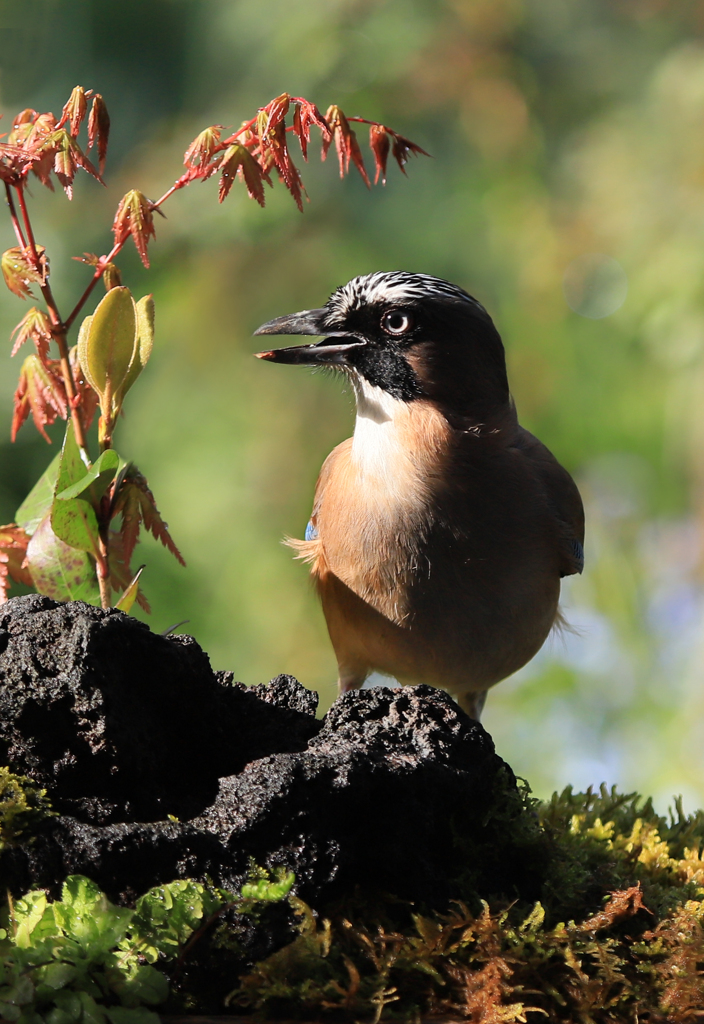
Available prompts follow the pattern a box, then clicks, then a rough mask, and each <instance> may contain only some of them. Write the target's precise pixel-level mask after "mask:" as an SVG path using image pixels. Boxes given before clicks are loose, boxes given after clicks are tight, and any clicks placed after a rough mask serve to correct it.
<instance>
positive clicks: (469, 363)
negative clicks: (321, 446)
mask: <svg viewBox="0 0 704 1024" xmlns="http://www.w3.org/2000/svg"><path fill="white" fill-rule="evenodd" d="M254 333H255V334H257V335H271V334H304V335H312V336H315V337H320V338H321V339H322V340H320V341H317V342H314V343H313V344H311V345H295V346H293V347H291V348H280V349H273V350H272V351H268V352H259V353H257V354H258V356H259V358H260V359H267V360H270V361H271V362H276V363H298V364H304V365H309V366H320V365H323V366H332V367H337V368H339V369H342V370H344V371H346V372H347V373H348V374H350V375H351V376H352V378H353V381H354V383H355V386H356V387H357V388H358V389H361V390H362V391H365V390H367V389H368V388H369V387H371V388H380V389H381V390H382V391H384V392H386V393H387V394H388V395H390V396H391V397H393V398H395V399H397V400H399V401H402V402H413V401H414V400H417V399H419V398H425V399H429V400H430V401H432V402H434V403H435V404H437V405H438V407H439V408H441V409H442V410H443V411H445V412H446V413H448V414H455V415H462V416H470V417H472V418H477V419H479V420H485V419H486V418H487V417H488V416H490V415H491V413H492V412H494V411H496V410H499V409H504V408H505V407H506V405H507V403H508V402H509V393H508V382H507V378H506V361H505V357H504V348H503V345H502V343H501V338H500V337H499V334H498V331H497V330H496V328H495V327H494V324H493V322H492V320H491V317H490V316H489V314H488V313H487V312H486V310H485V309H484V307H483V306H482V305H481V304H480V303H479V302H477V300H476V299H474V298H472V296H471V295H468V294H467V292H465V291H463V290H462V288H458V287H457V286H456V285H453V284H450V282H449V281H443V280H442V279H440V278H437V277H430V276H428V275H426V274H410V273H406V272H401V271H397V272H393V273H375V274H369V275H367V276H365V277H356V278H354V280H352V281H350V282H349V284H346V285H344V286H343V287H341V288H338V289H337V291H335V292H333V294H332V295H331V296H330V298H329V299H328V301H327V302H326V304H325V305H324V306H323V307H322V308H321V309H306V310H303V311H302V312H300V313H292V314H290V315H288V316H281V317H278V318H277V319H276V320H270V321H269V322H268V323H266V324H263V325H262V326H261V327H260V328H259V329H258V330H257V331H255V332H254Z"/></svg>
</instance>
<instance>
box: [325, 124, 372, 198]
mask: <svg viewBox="0 0 704 1024" xmlns="http://www.w3.org/2000/svg"><path fill="white" fill-rule="evenodd" d="M325 120H326V121H327V123H328V124H329V126H330V131H331V132H332V138H333V139H334V140H335V148H336V150H337V158H338V160H339V162H340V177H341V178H344V176H345V174H346V173H347V171H348V170H349V166H350V160H351V161H352V163H353V164H354V165H355V167H356V168H357V170H358V171H359V173H360V175H361V177H362V181H363V182H364V184H365V185H366V186H367V188H370V187H371V183H370V181H369V175H368V174H367V170H366V167H365V166H364V158H363V157H362V150H361V149H360V148H359V143H358V142H357V135H356V134H355V132H354V131H353V130H352V129H351V128H350V123H349V121H348V120H347V118H346V117H345V115H344V114H343V113H342V111H341V110H340V108H339V107H336V106H332V107H329V108H328V111H327V113H326V114H325ZM330 141H331V140H330V139H325V138H324V139H323V152H322V157H323V160H324V159H325V158H326V157H327V155H328V149H329V148H330Z"/></svg>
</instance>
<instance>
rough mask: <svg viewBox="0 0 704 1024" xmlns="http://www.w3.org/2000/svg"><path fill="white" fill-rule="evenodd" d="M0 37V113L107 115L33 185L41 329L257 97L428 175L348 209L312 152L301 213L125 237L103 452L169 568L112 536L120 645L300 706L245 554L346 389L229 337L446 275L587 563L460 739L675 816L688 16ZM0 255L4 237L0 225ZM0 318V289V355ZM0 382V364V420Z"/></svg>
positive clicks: (308, 472) (310, 0)
mask: <svg viewBox="0 0 704 1024" xmlns="http://www.w3.org/2000/svg"><path fill="white" fill-rule="evenodd" d="M0 36H1V38H2V40H3V45H2V48H1V50H0V107H1V108H2V110H3V112H4V114H5V116H6V118H8V119H9V118H11V116H12V115H13V114H14V113H15V111H16V110H17V109H20V108H21V107H25V106H32V107H35V108H36V109H39V110H47V109H50V110H53V111H54V112H55V113H58V111H59V110H60V108H61V105H62V104H63V102H64V100H65V99H66V97H67V95H68V92H69V90H70V88H71V87H72V86H73V85H75V84H82V85H84V86H85V87H86V88H95V89H97V90H98V91H100V92H101V93H102V94H103V95H104V96H105V99H106V102H107V104H108V107H109V110H110V112H111V116H112V121H113V135H112V143H111V154H110V156H109V159H108V167H107V172H106V180H107V185H108V187H107V189H101V188H100V186H99V185H97V184H96V183H95V182H93V181H91V180H89V179H88V177H87V176H82V178H81V179H80V180H77V182H76V185H77V188H76V197H75V199H74V201H73V203H72V204H69V203H67V202H66V201H65V199H64V198H63V197H61V196H58V195H57V196H51V195H50V194H48V193H46V192H45V191H44V190H43V189H41V187H40V186H38V185H37V186H36V188H35V194H36V207H37V208H38V213H37V215H36V224H37V225H38V240H39V241H40V242H41V244H43V245H46V246H47V249H48V250H49V254H50V256H51V258H52V265H53V270H54V272H53V275H52V284H53V287H54V290H55V293H56V294H57V298H58V300H59V303H60V305H61V307H62V308H64V309H65V308H67V307H68V306H69V304H72V301H73V300H75V298H76V297H77V295H78V294H79V290H80V289H82V286H83V285H82V283H83V282H84V281H85V280H86V277H87V272H86V268H85V267H83V266H82V265H81V264H78V263H72V262H71V261H70V260H69V257H70V256H73V255H78V254H80V253H82V252H83V251H85V250H88V251H96V252H104V251H107V249H108V248H109V246H110V236H109V226H110V223H111V219H112V214H113V212H114V209H115V206H116V204H117V201H118V199H119V198H120V197H121V196H122V194H123V193H124V192H125V191H126V190H127V189H128V188H131V187H137V188H140V189H141V190H142V191H144V192H145V193H146V194H147V195H154V196H155V195H157V194H160V193H161V192H162V191H163V190H164V188H165V187H167V185H168V183H169V182H170V181H171V180H172V179H173V178H175V177H176V176H177V174H178V173H179V171H178V168H179V167H180V164H181V159H182V154H183V150H184V149H185V147H186V145H187V143H188V142H189V141H190V140H191V139H192V138H193V136H194V135H195V134H196V133H197V131H199V130H200V129H201V128H202V127H204V126H205V125H207V124H211V123H222V124H225V125H237V124H238V123H239V122H240V121H241V120H242V119H243V118H244V117H248V116H251V114H252V113H253V112H254V110H255V109H256V108H257V107H258V106H259V105H261V104H263V103H265V102H267V101H268V100H269V99H271V98H272V97H273V96H275V95H277V94H278V93H280V92H283V91H289V92H291V93H294V94H298V95H305V96H307V97H308V98H310V99H311V100H313V101H315V102H317V103H318V104H319V105H320V106H322V107H323V108H325V106H326V105H327V104H328V103H329V102H336V103H339V104H340V105H341V106H342V107H343V109H344V110H345V111H346V113H348V114H357V113H358V114H361V115H363V116H366V117H371V118H375V119H378V120H380V121H384V122H386V123H388V124H390V125H391V126H392V127H394V128H395V129H397V130H398V131H401V132H402V133H404V134H405V135H407V136H409V137H410V138H412V139H413V140H414V141H416V142H418V143H419V144H420V145H422V146H423V147H424V148H426V149H427V150H428V151H429V152H431V153H432V154H433V157H434V159H432V160H426V159H424V158H421V159H419V160H417V161H415V162H414V163H413V164H411V165H410V166H409V175H408V179H402V178H401V176H400V175H399V174H398V173H397V172H396V173H395V172H394V170H393V169H392V170H391V173H390V183H389V185H388V186H387V188H386V189H381V188H378V189H376V190H374V191H373V192H372V193H371V194H367V193H366V189H365V188H364V186H363V184H362V183H361V181H359V180H358V178H357V177H355V176H351V177H350V178H349V180H346V181H345V182H340V181H339V180H337V174H336V169H335V166H334V163H333V161H332V160H331V161H330V162H329V163H328V164H327V165H322V166H321V165H319V163H317V157H316V158H315V160H314V161H312V162H311V164H310V166H309V167H308V168H306V169H305V173H304V178H305V181H306V185H307V187H308V191H309V195H310V198H311V204H310V206H309V207H308V208H307V209H306V211H305V214H304V216H301V215H300V214H299V213H298V212H297V210H296V209H295V206H294V204H293V203H292V202H291V200H290V198H289V197H288V196H287V195H286V194H285V192H284V190H283V189H276V190H274V191H273V192H272V193H270V194H269V196H268V204H267V208H266V210H265V211H261V210H260V209H259V208H258V207H257V206H256V205H255V204H254V203H252V202H251V201H249V200H247V198H246V196H245V193H244V190H243V189H242V188H237V187H236V188H235V189H233V192H232V194H231V196H230V198H229V199H228V200H227V202H226V203H225V204H224V205H223V206H218V204H217V202H216V193H215V183H214V182H210V183H206V184H204V185H198V184H197V185H195V186H192V187H191V188H190V189H189V190H187V191H186V192H184V193H181V194H180V195H178V196H176V198H175V199H174V200H173V201H172V203H171V204H170V205H169V207H168V208H167V211H166V212H167V215H168V218H169V219H168V220H166V221H162V220H161V219H158V223H157V232H158V238H157V242H156V244H155V245H153V246H152V267H153V269H152V270H151V271H150V272H145V271H144V270H143V269H142V268H141V266H140V265H139V262H138V259H137V258H136V254H134V253H132V252H131V251H130V252H129V253H127V255H126V256H125V258H124V259H123V260H122V266H123V269H124V270H125V283H126V284H128V285H129V286H130V287H131V288H132V289H133V290H134V292H135V294H136V295H140V294H144V293H145V292H148V291H153V292H154V293H155V298H156V304H157V334H156V344H155V352H154V357H153V359H152V361H151V362H150V364H149V367H148V369H147V371H146V372H145V374H144V376H143V378H142V380H141V381H140V383H139V386H138V387H137V388H135V390H134V392H133V393H131V395H130V398H129V399H128V402H127V410H126V411H127V415H126V418H125V419H124V421H123V422H122V424H121V425H120V426H119V428H118V433H117V437H116V444H117V447H118V449H119V450H120V451H121V452H122V453H123V454H125V455H126V456H127V457H130V458H133V459H134V460H135V462H136V463H137V465H138V466H139V468H140V469H141V470H142V472H144V473H145V475H146V476H147V478H148V480H149V481H150V484H151V486H152V489H153V491H154V493H155V495H156V498H157V502H158V504H159V507H160V509H161V511H162V513H163V514H164V515H165V517H166V518H167V520H168V522H169V525H170V527H171V531H172V534H173V536H174V539H175V540H176V542H177V544H178V545H179V546H180V548H181V550H182V551H183V553H184V556H185V558H186V560H187V562H188V568H187V569H186V570H183V569H181V568H180V567H179V566H178V565H177V564H176V563H175V562H172V561H171V560H170V559H169V556H168V555H166V554H165V553H164V552H163V551H162V550H161V549H160V548H159V547H158V546H157V545H156V543H155V542H150V541H146V542H145V545H144V548H143V549H142V552H143V554H142V555H141V556H140V559H139V560H140V561H142V560H144V561H146V562H147V564H148V568H147V572H146V575H145V577H144V585H145V590H146V592H147V594H148V596H149V598H150V600H151V602H152V606H153V609H154V611H153V615H152V618H151V625H152V627H153V628H154V629H156V630H161V629H164V628H166V627H168V626H170V625H171V624H172V623H175V622H178V621H180V620H181V619H188V620H189V624H188V626H187V627H186V628H187V629H188V630H189V631H190V632H192V633H193V634H194V635H195V636H196V637H197V639H198V640H199V642H200V643H201V644H202V646H203V647H204V648H205V649H206V650H208V651H209V653H210V655H211V660H212V662H213V665H214V667H215V668H228V669H233V670H234V672H235V675H236V677H237V678H240V679H242V680H244V681H245V682H247V683H256V682H260V681H262V680H265V679H268V678H269V677H270V676H272V675H275V674H277V673H278V672H281V671H286V672H291V673H293V674H295V675H297V676H298V677H299V678H300V679H301V680H302V681H303V682H304V683H305V684H306V685H307V686H309V687H312V688H316V689H319V690H320V691H321V693H322V696H323V702H324V704H327V703H329V702H330V701H331V700H332V699H333V696H334V678H335V664H334V658H333V656H332V652H331V649H330V647H329V644H328V640H327V635H326V632H325V626H324V622H323V619H322V615H321V613H320V611H319V609H318V607H317V604H316V601H315V599H314V596H313V594H312V592H311V590H310V588H309V586H308V584H307V579H306V570H305V568H304V567H302V566H300V565H298V564H296V563H294V562H292V560H291V557H290V552H289V551H287V550H286V549H285V548H283V547H282V546H281V545H280V544H279V543H278V541H279V538H280V537H281V536H282V535H283V534H284V533H285V532H289V533H293V534H294V535H296V534H297V535H300V534H301V531H302V530H303V529H304V526H305V523H306V521H307V518H308V514H309V505H310V500H311V495H312V491H313V486H314V483H315V478H316V475H317V471H318V468H319V466H320V464H321V462H322V460H323V458H324V456H325V455H326V454H327V452H328V451H329V450H330V449H331V448H332V447H333V445H334V444H336V443H337V442H338V441H339V440H341V439H342V438H343V437H345V436H347V434H348V432H349V431H350V428H351V422H352V411H351V409H352V401H351V396H350V395H349V394H344V393H343V391H342V388H341V386H340V381H339V380H338V379H336V378H334V379H331V378H328V377H327V376H325V375H309V374H307V373H306V372H303V371H299V370H296V369H295V368H291V367H277V366H271V365H265V364H262V363H259V362H258V361H256V360H254V359H253V358H252V352H254V351H256V349H257V343H256V340H255V339H252V338H251V332H252V330H253V329H254V328H255V327H256V326H257V325H258V324H259V323H261V322H263V321H264V320H266V319H269V318H271V317H273V316H278V315H280V314H283V313H286V312H291V311H294V310H297V309H302V308H305V307H311V306H318V305H321V304H322V303H323V301H324V300H325V298H326V296H327V295H328V294H329V292H330V291H332V290H333V289H334V288H335V287H336V286H337V285H339V284H341V283H344V282H345V281H347V280H348V279H349V278H351V277H353V276H355V275H356V274H361V273H366V272H369V271H372V270H378V269H409V270H420V271H423V272H426V273H431V274H437V275H439V276H443V277H447V278H450V279H451V280H454V281H456V282H457V283H459V284H461V285H463V286H464V287H466V288H468V289H469V290H470V291H471V292H473V293H474V294H476V295H477V296H478V297H479V298H480V299H481V300H482V301H483V302H484V303H485V304H486V305H487V306H488V308H489V310H490V311H491V312H492V314H493V315H494V317H495V319H496V321H497V323H498V325H499V328H500V330H501V331H502V334H503V336H504V340H505V343H506V346H507V350H508V358H509V364H510V376H511V382H512V388H513V391H514V395H515V398H516V402H517V404H518V408H519V413H520V415H521V418H522V421H523V422H524V424H525V425H526V426H528V427H529V428H530V429H531V430H533V431H535V432H536V433H537V434H538V435H539V436H540V437H541V439H543V440H544V441H545V442H546V443H547V444H548V445H549V447H551V448H552V450H553V451H554V452H555V454H556V455H557V456H558V458H560V460H561V461H562V462H563V463H564V464H565V465H566V466H567V467H568V468H569V469H570V470H571V471H572V472H573V473H574V474H575V475H576V477H577V478H578V480H579V482H580V486H581V488H582V491H583V494H584V496H585V499H586V503H587V515H588V538H587V546H586V555H587V569H586V571H585V574H584V576H583V577H581V578H578V579H572V580H570V581H569V582H568V584H567V586H566V587H565V604H566V606H567V611H568V617H569V619H570V621H571V622H572V623H573V624H574V625H575V627H576V632H575V633H567V634H565V635H564V636H562V637H558V638H556V639H555V640H554V641H552V642H551V643H550V644H549V646H548V647H547V649H546V650H545V651H544V652H543V653H542V654H541V655H540V656H539V657H538V658H537V659H536V660H535V661H534V663H533V664H532V665H531V666H529V667H528V668H527V669H525V670H524V671H523V672H522V673H520V674H519V676H517V677H515V678H514V679H513V680H511V681H508V682H505V683H502V684H501V686H500V687H499V688H498V689H497V690H496V691H494V692H493V693H492V694H491V696H490V699H489V701H488V704H487V709H486V712H485V724H486V726H487V728H488V729H489V731H490V732H491V733H492V734H493V735H494V738H495V740H496V742H497V747H498V750H499V752H500V753H501V754H502V755H503V756H504V757H505V758H507V760H508V761H509V762H510V763H511V764H512V765H513V767H514V768H515V770H516V771H518V772H519V773H521V774H524V775H526V776H527V777H528V778H529V780H530V781H531V784H532V785H533V787H534V789H535V790H536V791H537V792H538V793H540V794H547V793H549V792H551V791H552V790H553V789H555V788H558V789H559V788H561V787H562V786H563V785H565V784H567V783H573V784H575V786H577V787H585V786H587V785H589V784H590V783H594V784H598V783H599V782H600V781H602V780H603V781H606V782H608V783H609V784H611V783H614V782H617V783H618V784H619V786H620V787H621V788H622V789H624V788H629V787H633V788H638V789H640V790H642V791H646V792H653V793H654V794H655V796H656V800H657V801H658V802H659V804H660V806H662V807H664V806H665V805H666V804H667V802H668V800H669V798H670V797H671V795H672V794H673V793H683V794H684V797H685V805H686V806H688V807H689V808H690V809H691V808H692V806H693V805H701V804H702V803H703V802H704V778H703V773H702V769H703V768H704V688H703V687H702V682H703V681H704V644H703V641H702V636H703V633H702V620H703V619H704V590H703V579H702V568H703V564H704V563H703V561H702V516H703V513H704V507H703V503H704V462H703V460H702V455H701V447H702V442H704V402H703V401H702V394H703V390H702V388H703V384H704V379H703V378H704V364H703V361H702V348H703V338H704V291H703V289H702V272H703V270H704V245H703V244H702V243H703V242H704V132H703V131H702V127H703V126H704V4H702V2H701V0H678V2H675V3H669V4H666V3H664V2H663V0H571V2H570V3H569V4H565V3H564V2H563V0H300V2H293V3H291V2H290V0H256V2H255V0H121V2H120V3H119V4H116V3H106V2H105V0H23V2H22V3H21V4H17V3H15V2H14V0H0ZM6 123H7V121H6ZM0 236H1V240H2V241H3V246H2V247H3V248H6V247H8V246H10V245H12V244H13V237H12V235H11V232H10V226H9V221H8V223H6V224H5V225H4V226H3V225H2V224H0ZM588 254H602V255H603V256H605V257H610V259H611V262H609V261H605V260H603V259H602V260H601V261H599V260H598V259H596V260H595V259H594V258H593V257H591V256H589V255H588ZM574 261H576V262H574ZM614 261H615V262H614ZM590 267H591V268H592V269H591V270H590ZM594 268H595V269H594ZM566 273H567V277H565V275H566ZM626 281H627V285H628V291H627V296H626V298H625V301H623V302H622V304H620V305H619V302H620V301H621V300H622V299H623V296H624V288H625V282H626ZM565 282H566V284H565ZM582 285H586V286H587V288H588V289H591V290H588V291H587V292H586V293H584V294H582V295H581V297H580V287H581V286H582ZM568 299H569V302H568ZM570 303H571V305H572V307H575V308H576V311H575V308H571V306H570ZM615 306H618V308H617V309H615V311H614V312H612V313H610V315H606V316H604V315H602V314H603V313H604V312H605V311H606V312H608V311H609V310H611V309H612V308H613V307H615ZM23 312H24V309H22V308H21V304H20V303H19V302H18V301H17V300H16V299H15V298H14V297H13V296H11V295H10V294H9V293H8V292H6V291H4V290H3V291H2V292H0V336H2V337H8V336H9V333H10V331H11V329H12V328H13V326H14V325H15V323H16V322H17V321H18V320H19V319H20V317H21V316H22V315H23ZM7 351H8V353H9V344H8V348H7ZM16 362H17V361H16ZM18 370H19V365H17V364H11V363H10V361H9V359H3V360H2V361H0V418H1V419H2V421H3V422H4V423H6V424H7V425H8V430H9V418H10V405H11V396H12V392H13V390H14V386H15V380H16V375H17V372H18ZM3 435H4V436H2V439H1V440H0V522H8V521H10V520H11V519H12V518H13V515H14V510H15V508H16V507H17V505H18V504H19V502H20V501H21V499H22V498H23V497H24V495H25V494H26V492H27V490H28V489H29V487H30V486H31V484H32V482H33V481H34V479H35V478H36V477H37V475H38V474H39V473H40V472H41V470H42V469H43V468H44V467H45V465H46V464H47V463H48V461H49V459H50V457H51V455H52V454H53V452H52V451H51V450H49V449H48V448H47V446H46V444H45V442H43V441H42V440H41V439H40V438H39V437H38V435H37V434H36V432H34V431H33V428H32V427H31V425H30V426H27V427H25V428H24V429H23V431H22V432H21V434H20V436H19V438H18V441H17V443H16V444H15V445H14V446H11V445H10V443H9V439H8V438H7V432H5V431H3ZM60 435H61V429H60V428H55V429H54V433H53V436H54V437H55V438H56V440H57V441H58V439H59V438H60ZM54 451H55V449H54Z"/></svg>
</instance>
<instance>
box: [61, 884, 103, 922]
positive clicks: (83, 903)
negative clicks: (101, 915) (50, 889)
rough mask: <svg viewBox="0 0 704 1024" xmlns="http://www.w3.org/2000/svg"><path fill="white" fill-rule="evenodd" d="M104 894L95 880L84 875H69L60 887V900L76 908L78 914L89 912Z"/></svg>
mask: <svg viewBox="0 0 704 1024" xmlns="http://www.w3.org/2000/svg"><path fill="white" fill-rule="evenodd" d="M104 898H105V897H104V894H103V891H102V889H100V888H99V887H98V886H97V885H96V884H95V882H91V880H90V878H86V876H85V875H69V876H68V878H67V879H66V881H65V882H64V884H63V885H62V887H61V901H62V903H66V904H68V906H70V907H73V909H74V910H77V911H78V913H79V914H85V913H91V911H92V910H93V908H94V907H95V905H96V903H100V902H101V900H103V899H104Z"/></svg>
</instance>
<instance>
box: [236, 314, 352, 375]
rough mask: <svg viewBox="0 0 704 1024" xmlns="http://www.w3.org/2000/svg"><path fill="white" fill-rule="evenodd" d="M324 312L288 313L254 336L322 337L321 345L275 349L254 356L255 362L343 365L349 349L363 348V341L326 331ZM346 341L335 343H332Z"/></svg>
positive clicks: (260, 329) (262, 327)
mask: <svg viewBox="0 0 704 1024" xmlns="http://www.w3.org/2000/svg"><path fill="white" fill-rule="evenodd" d="M327 314H328V310H327V309H304V310H302V311H301V312H300V313H290V314H289V315H288V316H279V317H277V318H276V320H269V322H268V323H266V324H262V326H261V327H258V328H257V330H256V331H255V332H254V333H255V335H258V334H307V335H312V336H313V337H315V336H317V337H322V338H323V340H322V341H318V342H316V343H315V344H314V345H293V346H291V347H290V348H275V349H272V350H271V351H270V352H257V358H258V359H268V360H269V361H270V362H272V363H302V364H308V365H315V364H316V363H318V364H326V365H330V364H335V363H341V364H344V363H346V362H347V359H346V356H347V353H348V352H350V351H351V350H352V349H356V348H361V347H362V346H363V345H366V342H365V341H364V339H363V338H358V337H355V336H354V335H350V334H348V332H347V331H328V330H327V329H326V328H325V326H324V323H323V322H324V320H325V318H326V316H327ZM343 338H344V339H345V340H344V341H341V340H340V341H337V340H334V339H343Z"/></svg>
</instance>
